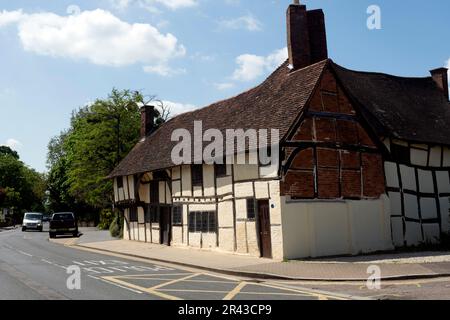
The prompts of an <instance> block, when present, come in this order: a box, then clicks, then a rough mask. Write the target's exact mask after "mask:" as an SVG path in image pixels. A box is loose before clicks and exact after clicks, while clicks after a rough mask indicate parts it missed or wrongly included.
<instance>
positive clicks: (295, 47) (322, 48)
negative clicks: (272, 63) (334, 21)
mask: <svg viewBox="0 0 450 320" xmlns="http://www.w3.org/2000/svg"><path fill="white" fill-rule="evenodd" d="M286 17H287V37H288V51H289V63H290V64H291V66H292V67H293V70H296V69H301V68H305V67H307V66H309V65H311V64H314V63H316V62H319V61H322V60H325V59H328V48H327V36H326V29H325V16H324V14H323V11H322V10H311V11H307V10H306V6H305V5H301V4H300V1H299V0H294V4H291V5H290V6H289V8H288V10H287V14H286Z"/></svg>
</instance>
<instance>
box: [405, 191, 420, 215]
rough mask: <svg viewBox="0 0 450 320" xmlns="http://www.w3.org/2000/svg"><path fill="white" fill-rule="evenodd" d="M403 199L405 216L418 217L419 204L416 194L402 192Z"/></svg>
mask: <svg viewBox="0 0 450 320" xmlns="http://www.w3.org/2000/svg"><path fill="white" fill-rule="evenodd" d="M403 197H404V199H405V216H406V217H408V218H411V219H417V220H418V219H419V204H418V201H417V196H413V195H410V194H404V196H403Z"/></svg>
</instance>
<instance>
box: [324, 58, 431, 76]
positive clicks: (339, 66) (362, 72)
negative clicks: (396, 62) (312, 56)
mask: <svg viewBox="0 0 450 320" xmlns="http://www.w3.org/2000/svg"><path fill="white" fill-rule="evenodd" d="M330 60H331V59H330ZM331 63H332V65H333V66H335V67H338V68H341V69H344V70H345V71H349V72H355V73H360V74H367V75H379V76H387V77H391V78H397V79H409V80H425V79H431V76H429V77H406V76H397V75H394V74H390V73H385V72H375V71H361V70H353V69H349V68H346V67H343V66H341V65H339V64H337V63H336V62H334V61H333V60H331Z"/></svg>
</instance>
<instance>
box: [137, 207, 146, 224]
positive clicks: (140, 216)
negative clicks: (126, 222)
mask: <svg viewBox="0 0 450 320" xmlns="http://www.w3.org/2000/svg"><path fill="white" fill-rule="evenodd" d="M144 213H145V212H144V208H142V207H138V222H139V223H144V222H145V218H144Z"/></svg>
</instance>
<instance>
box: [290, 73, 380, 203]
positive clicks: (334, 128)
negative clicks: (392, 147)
mask: <svg viewBox="0 0 450 320" xmlns="http://www.w3.org/2000/svg"><path fill="white" fill-rule="evenodd" d="M305 114H306V116H305V119H304V120H303V122H302V123H301V125H300V126H299V128H298V130H297V132H296V133H295V134H294V135H293V137H292V139H291V142H294V143H299V147H289V148H286V150H285V159H286V160H287V159H290V161H289V162H288V165H289V170H288V172H287V174H286V175H285V177H284V180H283V181H282V184H281V191H282V195H289V196H291V197H294V198H320V199H334V198H348V199H362V198H378V197H379V196H380V195H381V194H383V193H384V192H385V183H384V172H383V164H382V157H381V155H380V154H379V153H378V152H377V147H376V144H375V143H374V142H373V141H372V139H371V138H370V136H369V134H367V132H366V130H365V129H364V127H363V126H362V125H361V123H360V122H359V121H358V118H357V116H356V111H355V109H354V108H353V106H352V105H351V103H350V101H349V99H348V98H347V97H346V96H345V94H344V92H343V91H342V89H341V88H340V87H339V86H338V84H337V83H336V80H335V78H334V75H333V74H332V73H331V72H330V71H325V73H324V75H323V77H322V81H321V84H320V87H319V88H318V89H317V90H316V91H315V93H314V94H313V96H312V98H311V100H310V104H309V106H308V107H307V112H306V113H305ZM302 142H308V143H310V145H311V142H312V143H313V144H312V147H310V146H308V147H301V145H300V144H301V143H302ZM324 143H326V144H327V146H329V147H324V146H323V145H324ZM331 146H332V147H331ZM367 149H368V150H370V151H371V153H368V152H367V151H368V150H367Z"/></svg>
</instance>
